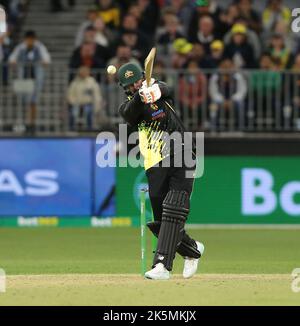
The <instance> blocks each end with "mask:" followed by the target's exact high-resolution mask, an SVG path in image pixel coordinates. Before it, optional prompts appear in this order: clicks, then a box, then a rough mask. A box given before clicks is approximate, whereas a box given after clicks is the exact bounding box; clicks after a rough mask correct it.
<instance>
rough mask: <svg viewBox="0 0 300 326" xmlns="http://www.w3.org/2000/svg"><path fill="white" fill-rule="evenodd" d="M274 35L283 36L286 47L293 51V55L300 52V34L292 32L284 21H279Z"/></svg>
mask: <svg viewBox="0 0 300 326" xmlns="http://www.w3.org/2000/svg"><path fill="white" fill-rule="evenodd" d="M274 33H275V34H281V35H282V37H283V39H284V43H285V44H286V47H287V48H288V49H290V50H291V52H292V54H293V55H295V54H297V52H299V51H298V46H299V45H300V35H299V34H300V33H294V32H293V31H292V30H291V27H290V25H287V24H286V23H285V22H284V21H278V22H277V23H276V26H275V29H274Z"/></svg>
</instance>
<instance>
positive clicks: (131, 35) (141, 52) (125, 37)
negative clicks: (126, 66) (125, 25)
mask: <svg viewBox="0 0 300 326" xmlns="http://www.w3.org/2000/svg"><path fill="white" fill-rule="evenodd" d="M118 43H123V44H125V45H127V46H129V47H130V48H131V52H132V56H133V57H135V58H136V59H137V60H138V61H140V62H141V63H142V62H143V61H144V60H145V58H146V56H147V54H148V52H149V49H148V48H145V47H144V45H143V43H141V42H140V40H139V35H138V34H137V33H136V32H133V31H126V32H124V33H123V34H122V35H121V39H120V40H119V42H118Z"/></svg>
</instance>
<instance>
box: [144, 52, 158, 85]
mask: <svg viewBox="0 0 300 326" xmlns="http://www.w3.org/2000/svg"><path fill="white" fill-rule="evenodd" d="M155 55H156V48H152V50H151V51H150V52H149V54H148V56H147V58H146V60H145V76H146V83H147V86H148V87H149V86H150V82H151V77H152V70H153V63H154V59H155Z"/></svg>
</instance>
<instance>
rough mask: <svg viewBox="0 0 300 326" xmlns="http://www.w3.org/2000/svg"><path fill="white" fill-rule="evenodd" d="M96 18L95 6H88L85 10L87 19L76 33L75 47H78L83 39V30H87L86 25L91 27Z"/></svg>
mask: <svg viewBox="0 0 300 326" xmlns="http://www.w3.org/2000/svg"><path fill="white" fill-rule="evenodd" d="M97 18H98V10H97V8H95V7H93V8H90V9H89V10H88V12H87V19H86V21H84V22H83V23H82V24H81V25H80V27H79V29H78V32H77V34H76V40H75V47H76V48H77V47H79V46H80V45H81V44H82V43H83V40H84V32H85V31H86V30H87V28H88V27H92V26H93V24H94V22H95V20H96V19H97Z"/></svg>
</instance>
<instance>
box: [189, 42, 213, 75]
mask: <svg viewBox="0 0 300 326" xmlns="http://www.w3.org/2000/svg"><path fill="white" fill-rule="evenodd" d="M188 60H194V61H196V62H197V63H198V66H199V68H201V69H210V68H213V67H212V66H211V63H210V61H209V60H208V59H207V55H206V53H205V48H204V46H203V45H202V44H200V43H195V44H193V45H192V49H191V51H190V52H189V53H188ZM185 67H186V65H185Z"/></svg>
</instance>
